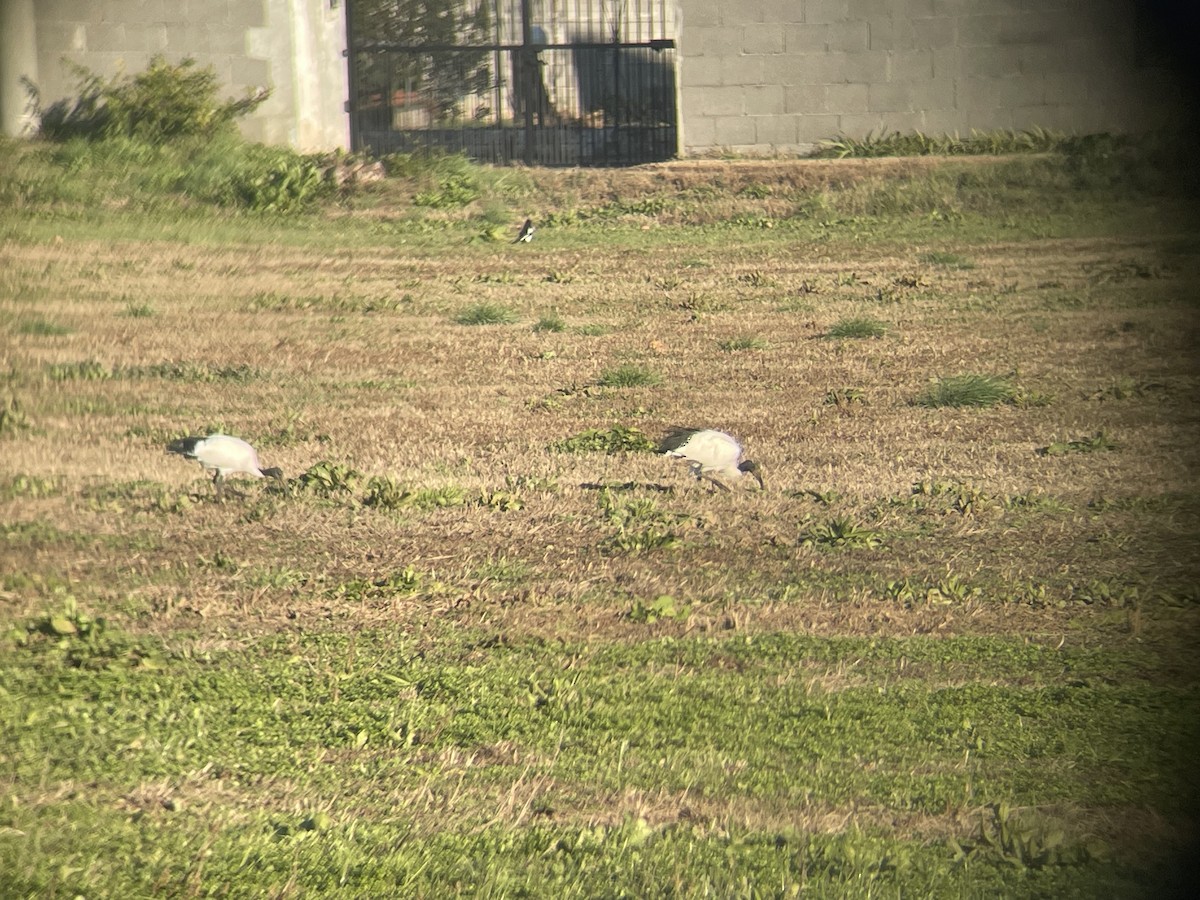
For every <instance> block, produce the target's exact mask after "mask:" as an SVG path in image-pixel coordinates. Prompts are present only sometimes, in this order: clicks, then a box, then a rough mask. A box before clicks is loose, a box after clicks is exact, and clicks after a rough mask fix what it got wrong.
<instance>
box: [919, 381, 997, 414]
mask: <svg viewBox="0 0 1200 900" xmlns="http://www.w3.org/2000/svg"><path fill="white" fill-rule="evenodd" d="M1015 396H1016V393H1015V391H1014V390H1013V387H1012V385H1011V384H1009V382H1008V380H1007V379H1004V378H1000V377H998V376H995V375H974V374H966V375H950V376H948V377H946V378H940V379H938V380H937V381H935V382H934V383H933V384H931V385H930V386H929V387H928V388H927V389H926V390H925V392H924V393H922V394H921V395H920V396H918V397H917V399H916V401H915V402H916V404H917V405H918V406H927V407H941V406H979V407H983V406H995V405H996V404H998V403H1010V402H1012V401H1013V399H1014V397H1015Z"/></svg>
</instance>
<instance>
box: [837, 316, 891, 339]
mask: <svg viewBox="0 0 1200 900" xmlns="http://www.w3.org/2000/svg"><path fill="white" fill-rule="evenodd" d="M887 333H888V326H887V323H885V322H880V321H879V320H878V319H862V318H854V319H842V320H841V321H839V322H837V323H835V324H834V325H832V326H831V327H830V329H829V330H828V331H827V332H825V336H826V337H830V338H879V337H883V336H884V335H885V334H887Z"/></svg>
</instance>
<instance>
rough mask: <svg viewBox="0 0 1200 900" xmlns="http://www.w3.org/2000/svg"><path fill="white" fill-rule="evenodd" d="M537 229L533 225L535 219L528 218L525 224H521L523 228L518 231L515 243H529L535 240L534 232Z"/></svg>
mask: <svg viewBox="0 0 1200 900" xmlns="http://www.w3.org/2000/svg"><path fill="white" fill-rule="evenodd" d="M536 230H537V229H536V228H534V227H533V219H526V220H525V224H524V225H522V226H521V230H520V231H518V232H517V239H516V240H515V241H513V243H514V244H528V243H530V242H531V241H532V240H533V233H534V232H535V231H536Z"/></svg>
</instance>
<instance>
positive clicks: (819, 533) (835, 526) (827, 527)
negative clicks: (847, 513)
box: [800, 518, 884, 549]
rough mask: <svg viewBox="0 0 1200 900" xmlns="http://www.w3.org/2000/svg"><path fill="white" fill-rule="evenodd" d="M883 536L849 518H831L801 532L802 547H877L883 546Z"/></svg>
mask: <svg viewBox="0 0 1200 900" xmlns="http://www.w3.org/2000/svg"><path fill="white" fill-rule="evenodd" d="M883 543H884V540H883V536H882V535H881V534H880V533H879V532H878V531H875V530H874V529H871V528H866V527H864V526H861V525H859V524H857V523H856V522H854V521H853V520H851V519H848V518H836V519H830V520H829V521H828V522H824V523H822V524H819V525H812V526H810V527H808V528H806V529H804V530H803V531H802V532H801V533H800V546H802V547H836V548H838V549H843V548H857V547H863V548H875V547H881V546H883Z"/></svg>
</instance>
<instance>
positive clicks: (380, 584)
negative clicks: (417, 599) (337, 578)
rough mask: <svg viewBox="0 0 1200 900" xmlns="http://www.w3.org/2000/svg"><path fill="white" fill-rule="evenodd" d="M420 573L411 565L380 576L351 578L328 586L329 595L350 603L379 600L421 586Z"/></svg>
mask: <svg viewBox="0 0 1200 900" xmlns="http://www.w3.org/2000/svg"><path fill="white" fill-rule="evenodd" d="M421 582H422V578H421V574H420V573H419V572H418V571H417V570H416V569H414V568H413V567H412V566H405V567H404V568H403V569H399V570H397V571H395V572H392V573H390V574H388V575H385V576H383V577H382V578H352V579H350V580H349V581H343V582H340V583H339V584H336V585H334V586H333V587H332V588H330V589H329V590H328V591H327V593H328V595H329V596H331V597H333V598H335V599H338V600H349V601H351V602H352V603H362V602H364V601H368V600H379V599H387V598H389V597H394V596H396V595H398V594H400V595H403V594H412V593H415V592H416V591H417V590H419V589H420V587H421Z"/></svg>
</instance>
